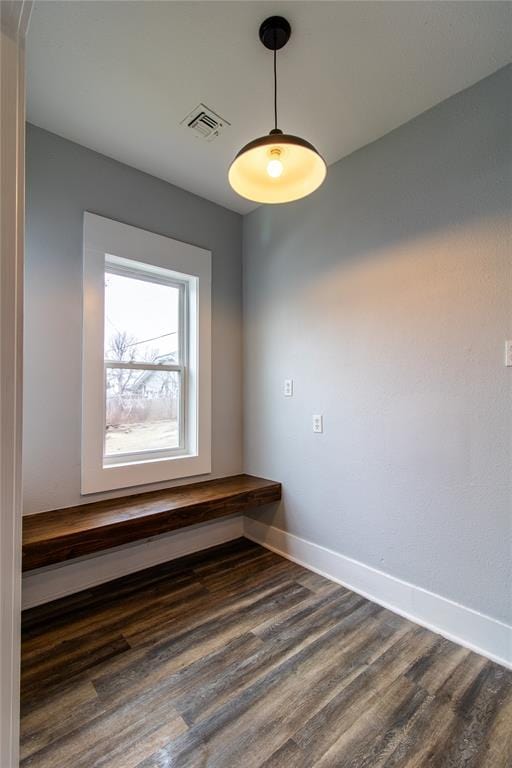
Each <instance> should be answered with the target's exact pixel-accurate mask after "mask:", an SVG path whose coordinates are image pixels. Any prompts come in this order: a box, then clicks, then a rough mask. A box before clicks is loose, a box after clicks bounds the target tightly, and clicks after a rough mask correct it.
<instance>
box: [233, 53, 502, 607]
mask: <svg viewBox="0 0 512 768" xmlns="http://www.w3.org/2000/svg"><path fill="white" fill-rule="evenodd" d="M511 73H512V69H511V68H510V67H509V68H508V69H507V70H502V71H500V72H498V73H497V74H495V75H493V76H492V77H490V78H487V79H486V80H484V81H482V82H480V83H478V84H477V85H475V86H473V87H472V88H470V89H468V90H466V91H464V92H462V93H460V94H457V95H456V96H454V97H452V98H451V99H449V100H447V101H446V102H443V103H442V104H440V105H439V106H437V107H435V108H434V109H432V110H430V111H429V112H426V113H425V114H423V115H421V116H419V117H418V118H416V119H415V120H413V121H411V122H410V123H407V124H406V125H404V126H402V127H400V128H399V129H397V130H395V131H393V132H392V133H390V134H388V135H387V136H385V137H384V138H382V139H381V140H379V141H377V142H375V143H373V144H371V145H369V146H367V147H365V148H363V149H361V150H360V151H358V152H356V153H354V154H353V155H351V156H349V157H347V158H345V159H343V160H342V161H340V162H338V163H336V165H334V166H332V167H331V168H330V169H329V175H328V179H327V182H326V184H325V185H324V187H323V188H322V189H321V190H319V191H318V192H317V193H315V194H314V195H313V196H312V197H310V198H309V199H306V200H303V201H300V202H297V203H294V204H291V205H287V206H286V205H285V206H275V207H271V206H266V207H261V208H259V209H258V210H256V211H255V212H253V213H252V214H250V215H249V216H248V217H246V219H245V222H244V322H245V346H244V355H245V367H244V381H245V391H244V396H245V422H244V434H245V463H246V470H247V471H249V472H253V473H255V474H261V475H264V476H268V477H270V478H275V479H277V480H281V481H282V482H283V484H284V502H283V504H282V505H281V507H280V508H279V509H277V510H276V509H269V510H268V511H267V512H266V518H265V519H266V521H267V522H269V523H272V524H274V525H276V526H277V527H280V528H283V529H286V530H288V531H290V532H291V533H294V534H297V535H299V536H302V537H305V538H306V539H309V540H311V541H313V542H315V543H318V544H321V545H324V546H327V547H330V548H331V549H334V550H336V551H338V552H340V553H342V554H344V555H347V556H349V557H352V558H355V559H357V560H359V561H362V562H363V563H365V564H368V565H370V566H373V567H376V568H378V569H380V570H383V571H386V572H387V573H390V574H392V575H393V576H396V577H398V578H400V579H405V580H407V581H409V582H412V583H413V584H415V585H417V586H420V587H423V588H426V589H429V590H432V591H434V592H436V593H439V594H441V595H443V596H445V597H447V598H451V599H453V600H455V601H458V602H460V603H462V604H463V605H466V606H468V607H471V608H474V609H476V610H479V611H481V612H483V613H485V614H489V615H491V616H492V617H495V618H497V619H501V620H510V619H511V618H512V595H511V584H512V579H511V570H510V569H511V559H512V558H511V554H512V549H511V547H512V497H511V473H512V447H511V434H512V421H511V414H512V407H511V406H512V369H511V368H508V369H507V368H505V367H504V342H505V339H507V338H512V252H511V241H510V228H509V222H510V218H509V217H510V203H511V199H510V198H511V189H512V176H511V159H512V152H511V143H510V140H511V127H512V126H511V117H510V94H511V93H512V78H511ZM287 377H292V378H293V379H294V383H295V395H294V397H293V398H292V399H285V398H284V397H283V396H282V395H281V393H280V388H281V385H282V381H283V379H284V378H287ZM313 413H323V414H324V420H325V425H324V428H325V432H324V434H323V435H314V434H313V433H312V429H311V415H312V414H313Z"/></svg>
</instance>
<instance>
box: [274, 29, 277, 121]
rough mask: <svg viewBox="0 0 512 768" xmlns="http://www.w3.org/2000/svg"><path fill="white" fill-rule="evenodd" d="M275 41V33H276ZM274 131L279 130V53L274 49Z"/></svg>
mask: <svg viewBox="0 0 512 768" xmlns="http://www.w3.org/2000/svg"><path fill="white" fill-rule="evenodd" d="M274 39H275V33H274ZM274 129H275V130H277V51H276V49H275V48H274Z"/></svg>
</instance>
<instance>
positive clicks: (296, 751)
mask: <svg viewBox="0 0 512 768" xmlns="http://www.w3.org/2000/svg"><path fill="white" fill-rule="evenodd" d="M23 633H24V643H23V663H22V699H23V705H22V744H21V751H22V762H21V765H22V766H23V767H24V768H27V767H28V766H34V767H37V768H43V767H44V768H60V767H62V768H100V766H101V767H102V768H103V767H104V768H136V767H137V768H155V767H156V766H158V767H159V768H164V766H166V767H169V768H170V767H171V766H172V768H185V767H186V768H200V767H201V768H203V767H208V768H210V767H211V768H252V767H253V766H254V767H256V766H261V767H263V766H264V768H313V767H315V768H328V767H329V768H349V767H350V768H381V767H384V766H385V768H399V767H400V768H402V767H405V766H407V768H413V767H414V768H417V767H418V766H429V767H430V768H441V767H443V768H444V767H446V768H448V767H450V768H455V767H457V768H458V767H459V766H460V767H461V768H462V767H464V768H470V767H471V768H476V767H478V768H484V767H485V768H511V766H512V672H509V671H507V670H505V669H503V668H501V667H499V666H497V665H495V664H492V663H491V662H489V661H486V660H485V659H483V658H482V657H480V656H477V655H476V654H474V653H471V652H469V651H466V650H465V649H463V648H460V647H459V646H457V645H454V644H453V643H450V642H448V641H447V640H444V639H442V638H441V637H439V636H438V635H435V634H432V633H431V632H428V631H427V630H425V629H422V628H420V627H418V626H416V625H414V624H412V623H410V622H408V621H406V620H404V619H401V618H399V617H397V616H395V615H394V614H392V613H390V612H389V611H386V610H384V609H383V608H380V607H379V606H377V605H375V604H373V603H370V602H368V601H367V600H364V599H363V598H361V597H359V596H358V595H356V594H354V593H353V592H350V591H348V590H346V589H344V588H343V587H340V586H338V585H336V584H333V583H331V582H329V581H327V580H325V579H323V578H321V577H319V576H316V575H315V574H312V573H309V572H308V571H306V570H304V569H303V568H300V567H299V566H297V565H294V564H293V563H290V562H288V561H286V560H283V559H282V558H280V557H278V556H277V555H274V554H272V553H270V552H268V551H266V550H264V549H262V548H261V547H258V546H256V545H254V544H252V543H250V542H248V541H246V540H240V541H238V542H232V543H230V544H228V545H223V546H221V547H216V548H215V549H212V550H209V551H208V552H203V553H201V554H200V555H194V556H191V557H188V558H184V559H182V560H180V561H174V562H173V563H168V564H165V565H163V566H157V567H156V568H152V569H150V570H148V571H144V572H143V573H139V574H135V575H133V576H130V577H127V578H124V579H120V580H119V581H117V582H111V583H110V584H108V585H104V586H102V587H99V588H96V589H93V590H91V591H89V592H84V593H81V594H80V595H78V596H75V597H72V598H66V599H64V600H60V601H56V602H55V603H52V604H50V605H47V606H42V607H40V608H35V609H32V610H31V611H28V612H27V613H26V615H25V617H24V630H23Z"/></svg>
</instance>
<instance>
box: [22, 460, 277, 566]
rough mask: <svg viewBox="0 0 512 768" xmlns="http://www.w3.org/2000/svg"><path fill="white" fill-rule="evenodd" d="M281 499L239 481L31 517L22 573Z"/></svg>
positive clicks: (269, 485) (260, 483)
mask: <svg viewBox="0 0 512 768" xmlns="http://www.w3.org/2000/svg"><path fill="white" fill-rule="evenodd" d="M280 499H281V484H280V483H276V482H274V481H272V480H264V479H263V478H260V477H253V476H251V475H236V476H233V477H226V478H221V479H218V480H207V481H205V482H201V483H193V484H190V485H185V486H180V487H178V488H169V489H166V490H163V491H151V492H148V493H140V494H136V495H133V496H125V497H123V498H117V499H108V500H105V501H96V502H93V503H91V504H83V505H80V506H77V507H69V508H67V509H57V510H52V511H50V512H42V513H39V514H36V515H28V516H25V517H24V518H23V570H24V571H29V570H32V569H34V568H41V567H42V566H45V565H52V564H54V563H60V562H63V561H66V560H71V559H72V558H74V557H79V556H80V555H88V554H91V553H93V552H99V551H102V550H105V549H109V548H110V547H116V546H119V545H120V544H126V543H128V542H131V541H137V540H139V539H145V538H148V537H149V536H157V535H159V534H162V533H168V532H169V531H175V530H178V529H179V528H185V527H186V526H189V525H195V524H197V523H203V522H207V521H209V520H217V519H218V518H220V517H226V516H228V515H233V514H237V513H239V512H242V511H244V510H245V509H247V508H250V507H258V506H261V505H263V504H269V503H271V502H275V501H279V500H280Z"/></svg>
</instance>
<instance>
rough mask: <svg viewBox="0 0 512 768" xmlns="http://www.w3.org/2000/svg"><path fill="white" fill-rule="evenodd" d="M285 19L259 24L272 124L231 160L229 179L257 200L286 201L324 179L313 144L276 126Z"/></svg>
mask: <svg viewBox="0 0 512 768" xmlns="http://www.w3.org/2000/svg"><path fill="white" fill-rule="evenodd" d="M290 34H291V28H290V25H289V23H288V22H287V21H286V19H283V18H282V17H281V16H272V17H271V18H269V19H266V21H264V22H263V24H262V25H261V27H260V33H259V35H260V40H261V42H262V43H263V45H264V46H265V47H266V48H269V49H270V50H272V51H273V52H274V128H273V129H272V130H271V131H270V133H269V134H268V136H261V137H260V138H258V139H254V140H253V141H250V142H249V143H248V144H246V145H245V147H242V149H241V150H240V152H238V154H237V156H236V157H235V159H234V160H233V162H232V163H231V166H230V168H229V183H230V184H231V186H232V187H233V189H234V190H235V192H238V194H239V195H241V196H242V197H245V198H247V199H248V200H253V201H254V202H257V203H288V202H291V201H292V200H299V199H300V198H301V197H306V195H309V194H311V192H314V191H315V189H317V188H318V187H319V186H320V185H321V184H322V182H323V181H324V179H325V176H326V173H327V167H326V164H325V161H324V159H323V158H322V156H321V155H319V154H318V152H317V151H316V149H315V147H314V146H313V145H312V144H310V143H309V141H306V140H305V139H302V138H300V137H299V136H293V135H291V134H286V133H283V132H282V131H281V130H279V128H278V127H277V70H276V52H277V51H278V50H279V49H280V48H282V47H283V46H284V45H286V43H287V42H288V40H289V38H290Z"/></svg>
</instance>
